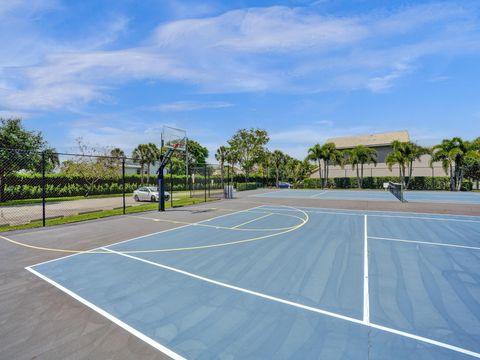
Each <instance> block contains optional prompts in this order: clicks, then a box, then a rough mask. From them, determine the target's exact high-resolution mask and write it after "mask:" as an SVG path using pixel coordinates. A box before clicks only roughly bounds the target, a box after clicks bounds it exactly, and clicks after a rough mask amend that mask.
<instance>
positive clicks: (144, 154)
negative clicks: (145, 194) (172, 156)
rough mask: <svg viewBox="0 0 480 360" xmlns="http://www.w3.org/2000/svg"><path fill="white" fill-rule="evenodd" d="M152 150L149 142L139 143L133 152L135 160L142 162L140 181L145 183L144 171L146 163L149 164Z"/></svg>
mask: <svg viewBox="0 0 480 360" xmlns="http://www.w3.org/2000/svg"><path fill="white" fill-rule="evenodd" d="M150 152H151V150H150V149H149V146H148V145H147V144H140V145H138V146H137V147H136V148H135V149H133V152H132V158H133V160H134V161H137V162H138V163H139V164H140V173H141V177H140V179H141V180H140V183H141V185H143V178H144V175H145V174H144V173H145V164H147V162H148V159H149V154H150Z"/></svg>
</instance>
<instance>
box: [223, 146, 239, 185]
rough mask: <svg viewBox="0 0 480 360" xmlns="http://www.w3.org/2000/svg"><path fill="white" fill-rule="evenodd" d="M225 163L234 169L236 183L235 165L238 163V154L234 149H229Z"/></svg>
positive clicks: (233, 175) (233, 176)
mask: <svg viewBox="0 0 480 360" xmlns="http://www.w3.org/2000/svg"><path fill="white" fill-rule="evenodd" d="M225 161H227V163H229V164H230V167H231V169H232V180H233V181H235V164H236V163H238V153H237V151H235V149H234V148H232V147H229V148H227V153H226V154H225Z"/></svg>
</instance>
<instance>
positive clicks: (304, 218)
mask: <svg viewBox="0 0 480 360" xmlns="http://www.w3.org/2000/svg"><path fill="white" fill-rule="evenodd" d="M285 193H288V192H285ZM156 216H158V214H156V213H148V214H144V215H142V216H138V221H158V219H157V218H155V217H156ZM479 239H480V218H478V217H466V216H444V215H441V216H440V215H430V214H429V215H426V214H411V213H407V214H406V213H386V212H358V211H335V210H325V209H317V208H292V207H287V206H260V207H256V208H252V209H249V210H245V211H240V212H235V213H229V214H227V215H224V216H221V217H216V218H212V219H209V220H206V221H202V222H199V223H193V224H186V225H184V226H181V227H178V228H175V229H173V230H169V231H164V232H160V233H156V234H152V235H148V236H144V237H139V238H136V239H132V240H128V241H125V242H122V243H118V244H114V245H111V246H107V247H102V248H98V249H95V250H92V251H89V252H83V253H80V254H76V255H71V256H67V257H64V258H60V259H57V260H52V261H49V262H45V263H41V264H37V265H33V266H31V267H28V268H27V269H28V270H29V271H31V272H33V273H34V274H36V275H37V276H39V277H40V278H42V279H43V280H45V281H48V282H49V283H51V284H52V285H54V286H56V287H57V288H59V289H60V290H62V291H64V292H66V293H67V294H69V295H71V296H72V297H74V298H75V299H77V300H78V301H81V302H82V303H83V304H85V305H86V306H88V307H90V308H92V309H93V310H95V311H97V312H99V313H100V314H102V315H103V316H105V317H107V318H108V319H110V320H111V321H113V322H115V323H117V324H118V325H120V326H122V327H123V328H124V329H126V330H127V331H129V332H130V333H132V334H134V335H135V336H137V337H139V338H141V339H142V340H144V341H145V342H147V343H149V344H150V345H152V346H154V347H156V348H157V349H159V350H160V351H162V352H164V353H166V354H167V355H169V356H171V357H172V358H176V359H181V358H199V359H211V358H225V359H227V358H228V359H233V358H235V359H245V358H250V359H260V358H270V359H271V358H277V359H278V358H280V359H286V358H297V359H299V358H300V359H318V358H323V359H340V358H355V359H358V358H365V359H366V358H370V359H406V358H416V359H420V358H422V359H435V360H439V359H467V358H472V357H477V358H478V357H480V277H479V274H480V240H479Z"/></svg>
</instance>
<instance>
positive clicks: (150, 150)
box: [145, 143, 160, 182]
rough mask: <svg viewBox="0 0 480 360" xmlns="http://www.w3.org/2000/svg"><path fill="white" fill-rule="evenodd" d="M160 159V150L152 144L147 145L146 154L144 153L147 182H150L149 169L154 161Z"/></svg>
mask: <svg viewBox="0 0 480 360" xmlns="http://www.w3.org/2000/svg"><path fill="white" fill-rule="evenodd" d="M159 159H160V149H159V148H158V147H157V145H155V144H154V143H148V144H147V153H146V159H145V160H146V161H147V174H148V175H147V182H149V181H148V180H150V167H151V166H152V165H154V164H155V162H156V161H158V160H159Z"/></svg>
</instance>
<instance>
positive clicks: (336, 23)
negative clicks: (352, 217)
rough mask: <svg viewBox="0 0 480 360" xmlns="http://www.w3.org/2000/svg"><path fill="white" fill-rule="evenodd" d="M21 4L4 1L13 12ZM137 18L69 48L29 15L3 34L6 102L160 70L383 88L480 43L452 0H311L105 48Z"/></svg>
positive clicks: (236, 84)
mask: <svg viewBox="0 0 480 360" xmlns="http://www.w3.org/2000/svg"><path fill="white" fill-rule="evenodd" d="M15 3H18V4H20V5H21V6H25V4H26V2H25V1H19V0H16V2H15ZM39 3H41V2H35V4H39ZM47 3H50V6H53V4H54V2H53V1H52V2H47ZM174 3H175V1H174ZM20 5H18V6H20ZM18 6H16V7H14V8H15V9H17V8H18ZM0 11H2V7H0ZM12 11H13V10H12V7H11V6H10V7H8V6H5V5H3V12H4V13H5V12H9V13H11V12H12ZM205 11H206V12H208V11H207V9H205ZM197 12H198V13H202V10H201V9H200V10H198V9H197ZM128 24H129V21H128V18H126V17H122V16H119V17H117V18H115V19H113V20H111V21H110V22H108V23H105V24H103V26H102V29H103V30H104V31H100V32H99V33H98V34H97V35H96V36H89V37H87V38H86V39H85V40H83V41H80V42H78V41H77V42H75V43H74V44H73V45H72V46H70V47H65V45H63V44H59V43H56V42H55V41H54V40H53V39H50V38H41V37H40V35H38V34H36V33H35V32H34V31H33V30H34V29H32V28H31V25H26V24H24V27H21V28H20V29H21V31H19V32H18V34H16V35H15V36H14V37H13V38H14V39H15V41H13V45H12V44H11V43H12V41H10V42H8V43H7V42H5V41H2V43H5V44H9V45H7V46H4V47H2V49H0V84H2V86H1V87H2V89H0V106H2V107H3V108H6V109H26V110H29V109H38V108H40V109H59V108H68V107H72V106H74V107H78V106H81V105H82V104H85V103H90V102H94V101H109V100H110V99H111V98H110V95H109V93H110V91H111V89H112V88H115V87H118V86H121V85H122V84H123V83H128V82H130V81H134V80H152V79H153V80H168V81H176V82H183V83H188V84H191V85H193V86H195V87H196V88H197V89H198V90H199V91H202V92H216V93H228V92H267V91H268V92H288V93H292V92H312V91H326V90H331V89H336V90H337V89H338V90H351V89H368V90H370V91H373V92H381V91H385V90H387V89H389V88H391V87H393V86H394V85H395V83H396V81H398V80H399V79H401V78H403V77H405V76H407V75H408V74H410V73H413V72H414V71H415V70H416V69H417V68H418V67H419V65H418V62H419V61H420V59H422V58H424V57H427V56H444V55H445V56H448V57H452V56H455V55H456V54H465V53H478V52H479V51H480V45H479V44H480V35H479V31H478V20H477V19H476V18H475V16H474V15H472V14H470V13H469V11H468V9H467V8H462V7H460V6H456V5H455V4H448V3H440V4H433V5H418V6H411V7H407V8H404V9H402V10H398V11H396V12H392V13H384V14H381V13H380V14H378V13H372V14H366V15H362V16H350V17H348V16H342V17H338V16H337V17H335V16H322V15H319V14H318V13H316V12H314V11H313V10H312V8H311V7H307V8H288V7H281V6H273V7H266V8H250V9H241V10H233V11H228V12H225V13H223V14H221V15H218V16H211V17H206V18H202V19H188V20H178V21H172V22H170V23H166V24H161V25H159V26H158V27H157V28H156V29H155V31H154V32H153V33H152V34H151V36H150V37H149V39H147V40H145V41H143V42H141V44H139V45H138V46H136V47H130V48H124V49H115V50H105V49H104V48H105V47H107V45H109V44H111V43H112V42H115V41H116V40H117V39H118V36H120V34H122V33H123V32H124V31H125V30H126V29H127V28H128ZM1 26H2V25H0V30H1V29H3V28H1ZM16 29H17V28H16ZM12 35H13V33H12V32H11V31H10V32H9V34H8V35H0V40H2V39H3V38H2V36H9V37H12ZM407 35H408V36H407ZM102 49H103V50H102ZM20 54H21V56H19V55H20ZM183 107H184V108H185V109H187V108H188V104H183ZM181 108H182V104H179V105H177V107H175V105H173V106H171V107H170V111H172V110H171V109H173V110H175V109H181ZM165 109H167V111H168V106H167V107H166V108H165Z"/></svg>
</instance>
